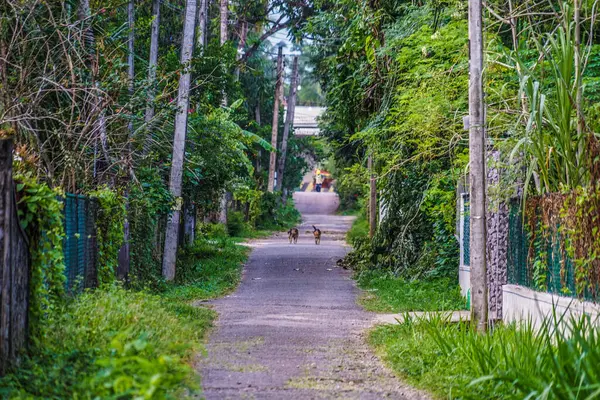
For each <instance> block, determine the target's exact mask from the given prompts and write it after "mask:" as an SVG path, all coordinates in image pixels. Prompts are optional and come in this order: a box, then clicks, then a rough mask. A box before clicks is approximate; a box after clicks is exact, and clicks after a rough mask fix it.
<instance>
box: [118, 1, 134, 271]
mask: <svg viewBox="0 0 600 400" xmlns="http://www.w3.org/2000/svg"><path fill="white" fill-rule="evenodd" d="M134 6H135V5H134V0H129V4H128V7H127V22H128V25H129V37H128V41H127V47H128V54H127V65H128V70H127V75H128V78H129V99H130V101H131V99H132V98H133V94H134V90H135V88H134V81H135V62H134V40H135V30H134V29H135V22H134V10H135V7H134ZM128 128H129V141H128V143H127V146H126V151H127V166H126V168H130V165H131V139H132V138H133V110H131V112H130V115H129V124H128ZM128 182H129V179H128ZM124 197H125V221H123V246H121V248H120V249H119V255H118V260H119V270H120V271H123V272H124V274H125V276H127V275H128V274H129V262H130V259H131V258H130V255H129V237H130V229H129V188H126V190H125V195H124Z"/></svg>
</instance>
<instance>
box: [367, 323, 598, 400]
mask: <svg viewBox="0 0 600 400" xmlns="http://www.w3.org/2000/svg"><path fill="white" fill-rule="evenodd" d="M558 321H560V317H559V316H557V317H555V319H554V320H549V322H548V323H547V324H545V325H543V326H542V327H541V328H540V329H539V330H538V331H535V330H534V329H533V328H532V327H531V326H530V325H527V324H524V325H521V326H516V325H512V324H511V325H498V326H496V327H494V329H492V330H491V332H490V333H489V334H488V335H482V334H480V333H478V332H476V331H475V329H474V328H473V327H471V326H470V324H469V323H449V322H447V321H446V320H445V319H444V317H437V318H435V317H434V318H431V319H429V320H428V319H425V318H423V319H411V318H408V319H407V320H406V321H405V322H403V323H402V324H399V325H386V326H379V327H377V328H375V329H374V330H373V331H371V333H370V335H369V342H370V344H371V345H372V346H374V348H375V349H376V350H377V353H378V354H379V356H381V357H382V358H383V359H384V360H385V361H386V362H387V363H388V364H389V365H390V366H391V367H392V368H393V370H394V371H395V372H396V373H397V374H398V375H399V376H400V377H401V378H402V379H403V380H405V381H406V382H408V383H410V384H412V385H415V386H416V387H419V388H422V389H425V390H427V391H429V392H431V393H433V394H434V395H435V396H436V397H437V398H440V399H442V398H452V399H474V400H475V399H484V398H485V399H503V400H509V399H514V400H517V399H575V398H579V399H594V398H598V395H599V393H600V392H599V387H600V371H599V370H598V365H600V330H599V329H598V328H597V327H592V325H591V324H590V320H589V318H586V317H583V318H581V319H579V320H573V321H571V323H570V325H568V326H569V328H566V329H564V330H563V329H561V328H557V327H556V323H557V322H558Z"/></svg>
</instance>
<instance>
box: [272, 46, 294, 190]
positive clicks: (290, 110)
mask: <svg viewBox="0 0 600 400" xmlns="http://www.w3.org/2000/svg"><path fill="white" fill-rule="evenodd" d="M297 89H298V56H294V61H293V64H292V81H291V82H290V94H289V96H288V102H287V112H286V116H285V125H284V126H283V138H282V140H281V154H280V155H279V161H278V163H277V190H281V189H282V188H283V171H284V169H285V158H286V156H287V142H288V137H289V134H290V131H291V129H292V125H293V124H294V113H295V109H296V91H297ZM283 200H284V201H285V196H284V197H283Z"/></svg>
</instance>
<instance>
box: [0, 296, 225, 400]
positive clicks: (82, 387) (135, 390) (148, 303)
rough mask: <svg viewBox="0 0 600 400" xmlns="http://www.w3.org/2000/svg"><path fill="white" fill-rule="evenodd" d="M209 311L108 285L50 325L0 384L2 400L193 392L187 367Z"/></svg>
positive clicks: (168, 395)
mask: <svg viewBox="0 0 600 400" xmlns="http://www.w3.org/2000/svg"><path fill="white" fill-rule="evenodd" d="M214 317H215V313H214V311H211V310H209V309H206V308H197V307H192V306H189V305H187V304H184V303H181V302H176V301H166V300H165V299H164V298H163V297H162V296H158V295H153V294H150V293H144V292H133V291H128V290H125V289H123V288H121V287H118V286H114V287H110V288H106V289H99V290H95V291H91V292H87V293H84V294H82V295H80V296H78V297H77V298H75V299H73V300H72V301H71V302H70V303H69V304H67V305H65V306H64V308H62V309H58V310H55V312H53V313H52V317H51V318H50V329H48V332H49V334H48V335H47V336H46V337H44V338H43V339H42V340H41V342H40V343H37V344H35V347H34V348H33V349H32V351H31V352H30V354H31V356H29V357H28V358H25V359H24V360H23V361H22V363H21V366H20V368H19V369H17V370H15V371H12V373H10V374H8V375H7V376H5V377H4V378H2V380H0V388H1V389H0V397H2V398H22V399H31V398H50V399H64V398H80V399H87V398H156V399H162V398H173V397H176V396H178V394H179V393H181V392H182V391H183V390H184V389H191V390H195V389H196V388H197V387H198V382H197V377H196V375H195V374H194V373H193V371H192V368H191V367H190V366H189V363H190V362H191V358H192V355H193V354H194V353H195V352H196V351H197V350H199V349H200V346H201V343H202V339H203V337H204V334H205V332H206V331H207V329H208V328H209V327H210V326H211V324H212V320H213V319H214Z"/></svg>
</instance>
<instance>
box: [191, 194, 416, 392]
mask: <svg viewBox="0 0 600 400" xmlns="http://www.w3.org/2000/svg"><path fill="white" fill-rule="evenodd" d="M294 197H295V200H296V207H297V208H298V209H299V210H300V211H301V212H302V216H303V223H302V225H301V226H300V227H299V230H300V240H299V241H298V244H296V245H293V244H292V245H290V244H289V243H288V240H287V235H285V234H279V235H276V236H274V237H272V238H270V239H267V240H261V241H256V242H253V244H252V246H253V251H252V254H251V256H250V259H249V262H248V264H247V265H246V267H245V271H244V277H243V281H242V283H241V285H240V287H239V288H238V290H237V291H236V292H235V293H233V294H232V295H230V296H227V297H225V298H223V299H220V300H216V301H214V302H212V304H213V305H214V307H215V309H216V310H217V312H218V313H219V315H220V317H219V320H218V322H217V327H216V329H215V330H214V331H213V332H212V334H211V336H210V340H209V343H208V344H207V348H208V354H207V356H206V357H205V358H204V359H203V360H202V361H201V363H200V369H201V375H202V381H203V388H204V395H205V396H206V398H207V399H322V398H334V399H380V398H394V399H421V398H424V397H423V396H422V395H421V394H419V393H418V392H416V391H414V390H412V389H410V388H408V387H407V386H405V385H403V384H401V383H400V382H399V381H398V380H397V379H396V378H395V377H394V376H393V375H392V374H391V373H390V372H389V371H388V370H387V369H386V368H384V367H383V366H382V364H381V363H380V361H379V360H378V359H377V358H376V357H375V356H374V355H373V354H372V353H371V352H370V351H369V349H368V347H367V346H366V344H365V341H364V334H365V329H366V328H368V327H369V326H370V324H371V322H372V320H373V315H372V314H370V313H367V312H365V311H363V310H362V309H361V308H360V307H359V306H357V305H356V296H357V294H358V289H356V287H355V286H354V284H353V281H352V280H351V279H350V277H349V273H348V272H347V271H344V270H343V269H341V268H336V266H335V263H336V261H337V260H338V259H339V258H341V257H343V256H344V255H345V254H346V252H347V251H348V250H349V249H348V247H347V245H346V244H345V243H344V241H343V238H344V233H345V232H346V231H347V229H348V228H349V226H350V224H351V223H352V217H344V216H338V215H334V212H335V210H336V209H337V204H338V203H337V202H338V200H337V196H336V195H335V194H334V193H296V194H295V196H294ZM313 224H314V225H316V226H318V227H319V228H320V229H321V230H322V231H323V239H322V242H321V245H319V246H316V245H315V244H314V241H313V239H312V234H311V232H312V228H311V225H313Z"/></svg>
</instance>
